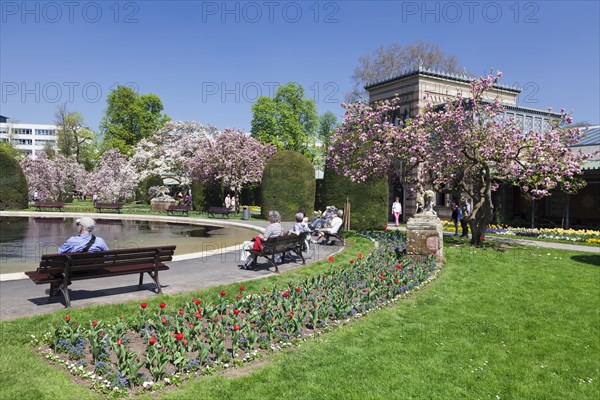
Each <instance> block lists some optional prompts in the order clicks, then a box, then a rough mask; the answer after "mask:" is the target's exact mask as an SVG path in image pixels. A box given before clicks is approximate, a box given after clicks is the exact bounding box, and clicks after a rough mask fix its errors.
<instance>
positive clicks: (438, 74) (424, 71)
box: [365, 67, 521, 93]
mask: <svg viewBox="0 0 600 400" xmlns="http://www.w3.org/2000/svg"><path fill="white" fill-rule="evenodd" d="M415 75H424V76H431V77H434V78H444V79H448V80H451V81H455V82H463V83H471V81H473V80H474V79H477V78H476V77H473V76H468V75H466V74H463V75H456V74H451V73H448V72H444V71H437V70H431V69H428V68H423V67H418V68H415V69H412V70H406V71H404V72H403V73H401V74H400V75H397V76H393V77H389V78H387V79H383V80H379V81H375V82H369V83H368V84H366V85H365V89H366V90H370V89H373V88H376V87H377V86H383V85H386V84H388V83H392V82H395V81H399V80H401V79H404V78H408V77H410V76H415ZM493 87H494V88H496V89H502V90H507V91H509V92H513V93H521V89H520V88H518V87H516V86H508V85H500V84H496V85H494V86H493Z"/></svg>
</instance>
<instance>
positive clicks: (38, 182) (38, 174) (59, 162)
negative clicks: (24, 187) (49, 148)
mask: <svg viewBox="0 0 600 400" xmlns="http://www.w3.org/2000/svg"><path fill="white" fill-rule="evenodd" d="M21 168H22V169H23V173H24V174H25V176H26V177H27V182H28V184H29V197H30V198H31V197H32V196H33V194H34V193H37V197H38V198H41V199H47V200H48V199H49V200H58V201H62V200H65V198H67V197H68V196H70V195H72V194H73V192H76V191H84V190H85V182H86V176H87V173H86V171H85V169H84V168H83V166H82V165H81V164H79V163H77V161H76V160H75V158H74V157H64V156H62V155H57V156H56V157H54V158H53V159H50V158H48V155H47V154H46V153H45V152H41V153H39V154H38V156H37V158H35V159H33V158H31V157H26V158H24V159H23V160H21Z"/></svg>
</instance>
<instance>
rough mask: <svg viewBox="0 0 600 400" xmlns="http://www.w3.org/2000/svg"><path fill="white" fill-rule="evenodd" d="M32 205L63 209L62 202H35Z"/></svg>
mask: <svg viewBox="0 0 600 400" xmlns="http://www.w3.org/2000/svg"><path fill="white" fill-rule="evenodd" d="M34 204H35V206H36V207H38V206H42V207H63V206H64V205H65V203H63V202H62V201H36V202H35V203H34Z"/></svg>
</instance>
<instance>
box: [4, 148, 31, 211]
mask: <svg viewBox="0 0 600 400" xmlns="http://www.w3.org/2000/svg"><path fill="white" fill-rule="evenodd" d="M28 191H29V186H28V185H27V179H25V175H24V174H23V170H22V169H21V166H20V165H19V162H18V161H17V160H16V159H15V158H14V157H13V156H12V155H10V153H9V152H7V151H6V150H4V149H0V210H6V209H23V208H27V203H28V201H27V198H28Z"/></svg>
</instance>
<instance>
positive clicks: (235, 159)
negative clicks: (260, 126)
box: [189, 129, 276, 195]
mask: <svg viewBox="0 0 600 400" xmlns="http://www.w3.org/2000/svg"><path fill="white" fill-rule="evenodd" d="M275 151H276V149H275V147H274V146H270V145H263V144H262V143H260V142H259V141H258V140H256V139H254V138H252V137H250V136H249V135H247V134H246V133H244V132H243V131H240V130H233V129H226V130H225V131H223V132H218V133H216V134H215V135H214V136H213V137H211V138H210V140H208V141H207V142H206V143H204V147H202V148H201V149H198V150H197V152H196V156H195V157H194V159H193V160H192V161H191V162H190V165H189V168H190V171H191V175H192V177H193V178H194V179H197V180H199V181H200V182H214V181H222V182H223V185H224V186H225V187H226V188H227V189H229V190H231V191H233V192H234V193H235V194H236V195H237V194H239V193H240V192H241V191H242V188H243V187H244V186H245V185H247V184H249V183H254V182H260V181H261V179H262V174H263V170H264V167H265V164H266V162H267V160H268V159H269V158H270V157H271V156H272V155H273V154H274V153H275Z"/></svg>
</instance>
